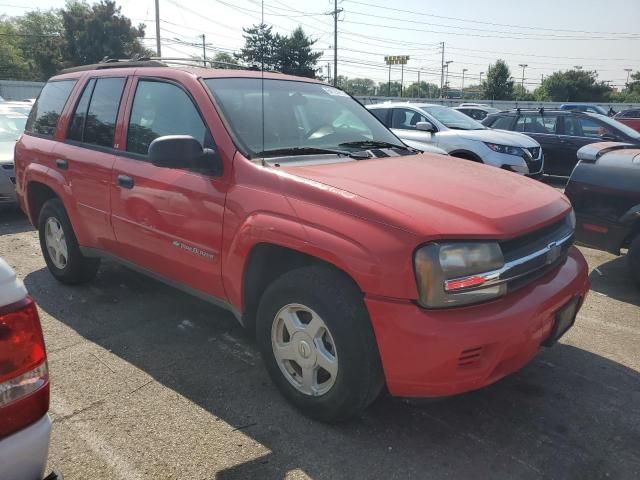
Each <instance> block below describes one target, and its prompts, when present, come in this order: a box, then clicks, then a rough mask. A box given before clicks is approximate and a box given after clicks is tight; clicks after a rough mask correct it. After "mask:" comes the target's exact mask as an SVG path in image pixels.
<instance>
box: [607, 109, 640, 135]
mask: <svg viewBox="0 0 640 480" xmlns="http://www.w3.org/2000/svg"><path fill="white" fill-rule="evenodd" d="M613 118H614V119H616V120H617V121H619V122H620V123H624V124H625V125H626V126H628V127H631V128H633V129H634V130H635V131H636V132H640V108H629V109H628V110H623V111H621V112H620V113H617V114H616V116H615V117H613Z"/></svg>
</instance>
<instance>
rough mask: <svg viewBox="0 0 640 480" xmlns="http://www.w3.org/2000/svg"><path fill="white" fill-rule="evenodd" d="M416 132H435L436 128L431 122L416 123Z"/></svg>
mask: <svg viewBox="0 0 640 480" xmlns="http://www.w3.org/2000/svg"><path fill="white" fill-rule="evenodd" d="M416 130H420V131H421V132H431V133H433V132H435V131H436V127H434V126H433V123H431V122H418V123H416Z"/></svg>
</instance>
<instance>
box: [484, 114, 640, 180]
mask: <svg viewBox="0 0 640 480" xmlns="http://www.w3.org/2000/svg"><path fill="white" fill-rule="evenodd" d="M482 124H483V125H485V126H486V127H489V128H495V129H499V130H509V131H512V132H522V133H525V134H527V135H529V136H530V137H531V138H533V139H534V140H536V141H537V142H538V143H540V145H541V146H542V150H543V151H544V156H545V165H544V171H545V173H547V174H550V175H560V176H569V175H571V171H572V170H573V167H575V166H576V163H577V162H578V158H577V155H576V154H577V153H578V150H579V149H580V148H581V147H583V146H585V145H588V144H590V143H594V142H602V141H612V142H625V143H633V144H639V145H640V133H638V132H636V131H635V130H633V129H632V128H630V127H628V126H626V125H623V124H622V123H620V122H618V121H616V120H613V119H612V118H609V117H606V116H604V115H598V114H595V113H585V112H577V111H559V110H544V109H542V108H541V109H539V110H521V109H515V110H511V111H506V112H500V113H496V114H493V115H489V116H488V117H487V118H486V119H485V120H484V121H483V122H482Z"/></svg>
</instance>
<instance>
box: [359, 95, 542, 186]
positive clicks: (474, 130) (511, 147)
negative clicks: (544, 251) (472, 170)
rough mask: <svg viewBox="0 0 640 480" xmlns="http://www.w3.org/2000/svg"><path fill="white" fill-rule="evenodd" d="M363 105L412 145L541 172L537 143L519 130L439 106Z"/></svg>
mask: <svg viewBox="0 0 640 480" xmlns="http://www.w3.org/2000/svg"><path fill="white" fill-rule="evenodd" d="M367 108H368V109H369V110H371V113H373V114H374V115H375V116H376V117H378V119H379V120H380V121H381V122H382V123H384V124H385V125H386V126H387V127H388V128H390V129H391V130H392V131H393V133H395V134H396V135H397V136H398V137H399V138H400V139H401V140H402V141H403V142H405V143H407V144H408V145H410V146H412V147H415V148H420V147H419V145H432V146H436V147H438V148H441V149H442V150H444V151H446V152H447V153H448V154H449V155H451V156H453V157H459V158H464V159H467V160H472V161H476V162H482V163H485V164H487V165H491V166H494V167H498V168H502V169H505V170H509V171H512V172H516V173H519V174H522V175H527V176H535V177H537V176H540V175H542V169H543V166H544V156H543V153H542V148H541V147H540V144H539V143H538V142H536V141H535V140H533V139H532V138H530V137H528V136H526V135H523V134H521V133H517V132H504V131H496V130H490V129H488V128H487V127H485V126H484V125H482V124H481V123H479V122H477V121H475V120H473V119H471V118H469V117H467V116H466V115H465V114H463V113H460V112H458V111H457V110H454V109H452V108H449V107H444V106H442V105H431V104H426V103H380V104H375V105H367ZM409 142H411V143H409Z"/></svg>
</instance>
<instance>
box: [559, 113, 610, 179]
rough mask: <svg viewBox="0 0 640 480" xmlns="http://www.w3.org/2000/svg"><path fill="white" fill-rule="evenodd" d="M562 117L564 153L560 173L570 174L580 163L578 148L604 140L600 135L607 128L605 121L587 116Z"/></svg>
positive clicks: (561, 137)
mask: <svg viewBox="0 0 640 480" xmlns="http://www.w3.org/2000/svg"><path fill="white" fill-rule="evenodd" d="M562 118H563V120H564V122H563V125H562V128H563V130H562V135H560V141H561V143H562V147H563V152H564V155H563V158H562V163H561V164H560V166H559V167H560V169H561V170H562V172H561V173H559V175H567V176H568V175H571V172H572V171H573V167H575V166H576V163H578V150H580V148H582V147H584V146H585V145H589V144H590V143H594V142H601V141H603V140H602V138H600V137H601V135H602V134H603V133H607V129H606V128H605V127H606V126H605V125H604V124H603V123H601V122H598V121H597V120H594V119H592V118H589V117H586V116H584V117H583V116H580V115H565V116H563V117H562Z"/></svg>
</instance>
